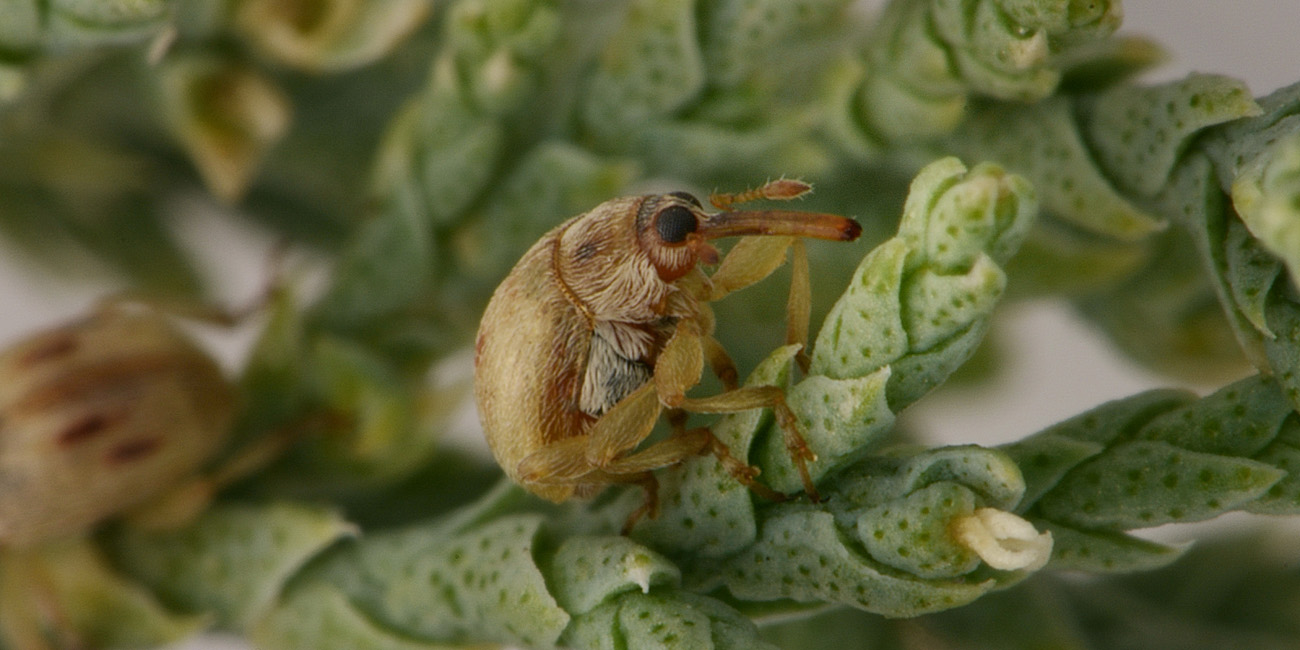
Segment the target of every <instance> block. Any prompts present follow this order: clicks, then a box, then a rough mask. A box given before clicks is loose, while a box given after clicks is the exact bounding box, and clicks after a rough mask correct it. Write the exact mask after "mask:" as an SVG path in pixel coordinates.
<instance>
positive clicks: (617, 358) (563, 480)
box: [474, 180, 861, 526]
mask: <svg viewBox="0 0 1300 650" xmlns="http://www.w3.org/2000/svg"><path fill="white" fill-rule="evenodd" d="M809 189H810V187H809V186H808V185H806V184H804V183H802V182H799V181H791V180H779V181H773V182H771V183H768V184H766V185H764V186H762V187H760V188H758V189H757V190H751V191H749V192H745V193H741V194H723V195H715V196H713V197H712V199H711V201H712V203H713V205H714V207H716V208H718V209H720V210H722V211H721V212H717V213H714V214H708V213H706V212H705V211H704V209H703V207H702V205H701V203H700V202H699V200H698V199H696V198H694V197H693V196H691V195H690V194H687V193H685V192H673V193H668V194H655V195H648V196H635V197H625V198H618V199H613V200H610V201H607V202H605V203H602V204H600V205H599V206H597V207H596V208H595V209H593V210H591V211H590V212H587V213H586V214H582V215H579V216H577V217H574V218H572V219H570V220H568V221H566V222H564V223H562V224H560V225H559V226H557V227H556V228H555V229H554V230H551V231H550V232H549V233H547V234H546V235H544V236H543V237H542V238H541V239H540V240H539V241H538V242H537V243H536V244H534V245H533V247H532V248H531V249H529V250H528V252H527V253H525V254H524V256H523V258H521V259H520V261H519V263H518V264H517V265H516V266H515V268H514V270H512V271H511V272H510V274H509V275H508V276H507V277H506V279H505V280H504V281H503V282H502V283H501V285H500V286H499V287H498V288H497V290H496V292H495V293H494V294H493V296H492V299H491V301H490V302H489V303H488V307H487V309H486V311H485V312H484V315H483V320H482V322H481V324H480V326H479V331H478V337H477V340H476V343H475V355H474V361H475V374H474V389H475V397H476V400H477V403H478V412H479V418H480V420H481V422H482V424H483V429H484V433H485V435H486V437H487V441H488V444H489V446H490V447H491V448H492V452H493V454H494V455H495V456H496V459H497V462H498V463H500V465H501V466H502V468H503V469H504V470H505V472H506V474H508V475H509V476H510V477H511V478H512V479H514V480H515V481H516V482H517V483H519V484H520V485H522V486H524V487H525V488H526V489H528V490H529V491H531V492H533V493H535V494H537V495H539V496H541V497H544V498H546V499H549V500H552V501H556V502H559V501H564V500H566V499H569V498H571V497H574V496H589V495H593V494H595V493H596V492H598V491H600V490H601V489H603V488H604V487H606V486H608V485H611V484H617V483H640V484H642V485H644V486H645V488H646V503H645V505H644V506H643V507H642V508H641V509H640V510H638V511H637V512H635V513H633V515H632V517H631V518H630V519H629V522H628V525H629V526H631V524H632V523H634V522H635V521H636V519H637V518H638V517H639V516H641V515H649V516H654V515H655V513H656V511H657V482H656V481H655V478H654V475H653V474H652V471H653V470H656V469H659V468H663V467H667V466H670V465H674V464H677V463H680V462H682V461H683V460H685V459H687V458H689V457H691V456H694V455H696V454H700V453H713V454H715V455H717V456H718V458H719V460H721V461H722V462H723V464H724V466H725V467H727V469H728V471H729V472H731V473H732V474H733V475H734V476H735V477H736V478H737V479H739V480H740V481H742V482H743V483H745V484H746V485H749V486H750V487H751V489H753V490H754V491H755V492H757V493H760V494H762V495H764V496H767V497H769V498H773V499H779V498H782V496H783V495H779V494H777V493H775V492H773V491H772V490H770V489H768V488H766V487H765V486H763V485H762V484H761V483H759V482H758V481H757V480H756V475H757V470H756V469H755V468H752V467H750V466H749V465H748V464H746V463H745V462H743V460H740V459H735V458H733V457H731V456H730V454H728V453H727V449H726V447H725V446H724V445H722V444H721V443H719V442H718V441H717V440H716V439H715V438H714V437H713V435H712V433H711V432H710V431H709V430H708V429H707V428H695V429H689V430H688V429H687V428H686V427H685V426H684V421H685V413H686V412H700V413H729V412H736V411H744V410H749V409H755V408H764V407H767V408H771V409H772V410H773V412H774V413H775V415H776V419H777V422H778V423H779V425H780V427H781V429H782V431H783V434H784V436H785V442H786V448H787V449H788V450H789V452H790V454H791V456H792V458H793V459H794V461H795V463H796V464H797V466H798V467H799V468H800V471H801V472H802V474H803V478H804V488H805V490H806V491H807V492H808V494H809V496H811V497H812V498H814V499H816V498H817V493H816V490H815V488H814V486H813V484H812V481H811V480H810V479H809V477H808V472H807V466H806V464H807V462H808V461H810V460H813V459H814V458H813V455H812V452H811V451H810V450H809V449H808V447H807V445H806V444H805V443H804V441H803V437H802V435H801V434H800V433H799V431H798V429H797V428H796V424H795V417H794V415H793V414H792V413H791V412H790V409H789V408H788V407H787V406H786V404H785V399H784V393H783V392H782V390H781V389H780V388H777V387H772V386H758V387H743V388H741V387H738V386H737V385H736V371H735V367H734V365H733V364H732V363H731V360H730V358H729V357H728V356H727V354H726V352H725V351H724V350H723V348H722V345H721V344H720V343H719V342H718V341H717V340H716V339H714V338H713V336H712V332H713V314H712V310H711V309H710V307H709V306H708V303H709V302H711V301H714V300H718V299H720V298H722V297H723V296H725V295H727V294H728V293H730V292H731V291H734V290H736V289H739V288H742V287H745V286H748V285H750V284H753V283H755V282H757V281H759V280H761V279H763V278H764V277H766V276H767V275H769V274H770V273H772V271H773V270H775V269H776V267H778V266H779V265H780V264H781V263H782V262H783V261H784V260H785V257H786V250H787V249H793V264H794V273H793V277H794V279H793V282H792V286H791V291H790V301H789V312H790V313H789V330H788V332H787V338H788V339H789V340H790V342H793V343H803V342H804V340H805V339H806V338H807V322H808V302H809V297H808V271H807V257H806V254H805V253H804V251H803V247H802V242H801V241H800V240H799V239H798V238H800V237H809V238H816V239H827V240H838V241H851V240H853V239H856V238H857V236H858V235H859V233H860V232H861V227H860V226H859V225H858V223H857V222H855V221H853V220H851V219H848V218H845V217H841V216H838V215H832V214H821V213H811V212H798V211H790V210H734V209H731V208H732V206H733V205H735V204H738V203H743V202H748V201H750V200H754V199H758V198H766V199H789V198H794V197H796V196H799V195H801V194H803V193H805V192H807V191H808V190H809ZM734 236H745V238H744V239H742V240H741V241H740V242H739V243H737V244H736V246H735V247H733V248H732V250H731V252H730V253H729V254H728V255H727V257H726V259H725V260H723V261H722V263H721V265H720V266H719V268H718V270H717V271H716V272H715V273H714V274H713V275H712V276H707V275H705V274H704V272H703V271H702V270H701V269H699V268H698V266H699V265H700V264H701V263H703V264H710V265H711V264H716V263H718V261H719V260H718V258H719V254H718V251H717V249H715V248H714V247H713V246H712V245H711V244H710V243H709V242H710V240H713V239H716V238H720V237H734ZM706 359H707V361H708V362H709V365H710V366H711V368H712V369H713V372H714V373H715V374H716V375H718V377H719V378H720V379H721V380H722V381H723V383H724V385H725V391H724V392H722V393H720V394H718V395H715V396H711V397H703V398H693V397H687V396H686V391H687V390H689V389H690V388H691V387H693V386H694V385H695V384H697V383H698V382H699V380H700V377H701V375H702V374H703V367H704V362H705V360H706ZM665 409H667V410H668V411H669V422H670V423H672V424H673V429H674V430H673V433H672V434H671V435H670V436H669V437H667V438H666V439H664V440H662V441H658V442H655V443H653V444H650V445H648V446H646V447H645V448H643V449H638V445H640V444H641V443H642V442H643V441H645V439H646V438H647V437H648V436H649V435H650V433H651V430H652V429H653V427H654V424H655V422H656V421H657V420H658V418H659V415H660V414H661V413H662V412H663V411H664V410H665Z"/></svg>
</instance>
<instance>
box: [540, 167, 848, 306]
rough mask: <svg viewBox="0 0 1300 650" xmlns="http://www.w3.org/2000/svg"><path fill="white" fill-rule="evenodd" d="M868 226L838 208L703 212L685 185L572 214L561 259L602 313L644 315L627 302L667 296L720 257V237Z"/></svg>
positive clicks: (836, 236) (571, 283)
mask: <svg viewBox="0 0 1300 650" xmlns="http://www.w3.org/2000/svg"><path fill="white" fill-rule="evenodd" d="M861 231H862V228H861V227H860V226H859V225H858V223H857V222H856V221H853V220H852V219H846V218H844V217H841V216H838V215H831V214H821V213H815V212H798V211H792V210H726V211H723V212H718V213H715V214H708V213H706V212H705V211H704V208H703V206H702V205H701V203H700V201H699V199H697V198H695V197H694V196H692V195H690V194H688V193H686V192H670V193H667V194H651V195H648V196H639V197H627V198H621V199H614V200H611V201H606V202H605V203H602V204H600V205H599V206H597V207H596V208H595V209H594V210H592V211H591V212H588V213H587V214H585V215H583V216H582V217H580V218H577V219H575V220H574V221H572V222H571V223H570V224H569V225H568V226H567V227H566V228H565V230H564V233H563V234H562V235H561V238H560V248H559V250H558V251H557V258H556V259H557V266H558V269H559V272H560V275H561V276H562V277H563V279H564V281H565V283H566V284H567V286H568V287H569V288H570V289H571V290H572V292H573V293H574V294H575V295H576V296H577V298H578V299H579V300H581V301H583V302H584V303H585V304H586V305H587V307H588V309H589V310H590V311H591V312H592V313H593V314H596V315H597V316H598V317H602V318H605V317H608V318H621V317H640V316H637V315H634V314H631V313H628V312H625V311H624V310H625V309H637V310H639V309H641V308H642V306H647V305H654V304H659V303H662V301H663V299H664V297H665V295H667V294H669V293H671V292H672V291H673V283H674V282H675V281H677V280H679V279H681V278H682V277H683V276H685V275H686V274H687V273H690V271H691V270H692V269H694V268H695V267H696V266H697V265H699V264H700V263H701V262H702V263H704V264H715V263H717V261H718V250H717V249H716V248H714V247H713V245H712V244H711V243H710V242H711V241H712V240H714V239H718V238H721V237H740V236H749V235H779V236H794V237H812V238H816V239H831V240H839V241H849V240H853V239H856V238H857V236H858V234H859V233H860V232H861Z"/></svg>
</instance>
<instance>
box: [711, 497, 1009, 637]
mask: <svg viewBox="0 0 1300 650" xmlns="http://www.w3.org/2000/svg"><path fill="white" fill-rule="evenodd" d="M716 571H717V575H718V578H717V580H718V581H719V582H720V583H721V584H722V585H725V586H726V587H727V589H728V590H729V591H730V592H731V593H732V595H734V596H735V597H737V598H743V599H747V600H772V599H777V598H789V599H793V600H795V601H800V602H817V601H821V602H839V603H845V604H851V605H854V606H856V607H859V608H862V609H865V610H867V611H871V612H876V613H879V614H883V615H885V616H916V615H918V614H922V613H925V612H930V611H939V610H943V609H948V608H950V607H956V606H958V605H962V604H965V603H968V602H970V601H972V600H974V599H976V598H978V597H979V596H980V595H982V594H984V593H985V592H987V591H988V590H990V589H992V588H993V587H994V586H995V585H996V581H994V580H993V579H991V578H990V579H988V580H984V581H971V580H964V579H963V580H955V581H940V580H922V579H919V578H915V577H911V576H908V575H906V574H901V573H898V572H896V571H894V570H891V569H887V568H885V567H883V566H881V565H878V564H876V563H875V562H874V561H872V560H870V559H869V558H867V557H864V556H863V555H861V554H860V553H859V552H857V551H855V550H854V548H853V547H852V546H851V545H849V544H846V543H845V540H844V539H843V538H842V536H841V534H840V532H839V531H838V530H837V529H836V525H835V520H834V517H832V516H831V514H830V513H826V512H815V511H793V512H789V513H788V514H784V515H782V516H779V517H773V518H770V519H768V520H767V521H766V522H765V523H764V525H763V528H762V530H761V531H760V533H759V539H758V542H757V543H756V544H754V545H753V546H752V547H750V548H748V549H746V550H745V551H744V552H742V553H740V554H738V555H736V556H735V557H733V558H730V559H729V560H727V561H726V562H725V563H722V564H721V566H719V567H717V568H716Z"/></svg>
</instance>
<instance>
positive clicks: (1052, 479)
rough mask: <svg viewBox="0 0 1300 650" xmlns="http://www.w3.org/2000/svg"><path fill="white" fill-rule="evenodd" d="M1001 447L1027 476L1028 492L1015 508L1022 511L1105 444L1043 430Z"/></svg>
mask: <svg viewBox="0 0 1300 650" xmlns="http://www.w3.org/2000/svg"><path fill="white" fill-rule="evenodd" d="M999 449H1000V450H1001V451H1002V452H1003V453H1005V454H1006V455H1007V456H1010V457H1011V460H1013V461H1015V463H1016V465H1017V466H1018V467H1020V473H1021V474H1022V475H1023V476H1024V479H1025V495H1024V497H1022V498H1021V500H1020V503H1019V505H1018V506H1017V508H1016V511H1017V512H1021V513H1023V512H1024V511H1026V510H1028V509H1029V507H1030V506H1032V505H1033V504H1034V503H1036V502H1037V501H1038V498H1039V497H1041V496H1043V495H1044V494H1046V493H1047V491H1048V490H1051V489H1052V488H1053V487H1055V486H1056V484H1057V483H1058V482H1059V481H1060V480H1061V477H1062V476H1065V473H1066V472H1068V471H1070V469H1071V468H1073V467H1074V466H1075V465H1078V464H1079V463H1081V462H1083V461H1084V460H1086V459H1088V458H1090V457H1092V456H1095V455H1096V454H1098V453H1099V452H1101V450H1102V449H1104V447H1103V446H1102V445H1100V444H1097V443H1094V442H1088V441H1086V440H1076V439H1074V438H1070V437H1068V436H1064V435H1061V434H1059V433H1055V432H1053V431H1044V432H1042V433H1039V434H1036V435H1033V436H1030V437H1028V438H1025V439H1024V440H1020V441H1018V442H1013V443H1010V444H1007V445H1002V446H1001V447H999Z"/></svg>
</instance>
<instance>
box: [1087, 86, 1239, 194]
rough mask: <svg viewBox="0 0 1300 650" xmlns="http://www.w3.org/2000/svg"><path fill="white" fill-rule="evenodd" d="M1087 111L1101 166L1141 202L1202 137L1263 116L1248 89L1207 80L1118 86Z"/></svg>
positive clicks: (1162, 183)
mask: <svg viewBox="0 0 1300 650" xmlns="http://www.w3.org/2000/svg"><path fill="white" fill-rule="evenodd" d="M1082 110H1083V112H1084V115H1085V117H1084V121H1085V122H1086V123H1087V125H1088V126H1087V129H1086V131H1085V133H1086V135H1087V138H1088V142H1089V144H1090V145H1091V146H1092V150H1093V151H1095V152H1096V155H1097V158H1098V163H1099V165H1100V166H1101V167H1102V168H1103V169H1106V170H1108V171H1109V173H1110V175H1111V177H1112V178H1114V179H1115V180H1116V182H1117V183H1118V184H1119V185H1120V186H1121V187H1122V188H1123V189H1125V190H1126V191H1129V192H1132V193H1134V194H1136V195H1137V196H1152V195H1154V194H1155V193H1156V192H1158V191H1160V189H1161V188H1163V187H1164V186H1165V184H1166V183H1167V182H1168V181H1169V176H1170V174H1171V173H1172V172H1173V169H1174V165H1175V164H1176V163H1177V162H1178V159H1179V157H1180V156H1181V155H1182V154H1183V152H1184V151H1185V150H1186V149H1187V146H1188V141H1189V140H1190V139H1191V137H1192V136H1193V135H1195V134H1196V133H1197V132H1199V131H1201V130H1202V129H1204V128H1206V127H1208V126H1213V125H1215V124H1221V123H1223V122H1228V121H1230V120H1234V119H1237V118H1241V117H1252V116H1255V115H1258V114H1259V113H1260V112H1261V109H1260V108H1259V105H1257V104H1256V103H1255V100H1254V99H1252V98H1251V96H1250V91H1249V90H1247V88H1246V85H1245V84H1244V83H1242V82H1241V81H1238V80H1236V79H1232V78H1230V77H1224V76H1220V75H1205V74H1200V75H1196V74H1194V75H1191V76H1189V77H1187V78H1185V79H1182V80H1180V81H1175V82H1172V83H1168V84H1163V85H1159V86H1151V87H1145V88H1143V87H1134V86H1117V87H1115V88H1114V89H1111V90H1109V91H1107V92H1104V93H1102V94H1101V95H1099V96H1097V97H1096V99H1095V100H1093V101H1091V102H1086V103H1084V105H1083V109H1082ZM1087 116H1092V119H1089V118H1088V117H1087Z"/></svg>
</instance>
